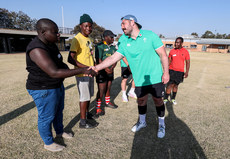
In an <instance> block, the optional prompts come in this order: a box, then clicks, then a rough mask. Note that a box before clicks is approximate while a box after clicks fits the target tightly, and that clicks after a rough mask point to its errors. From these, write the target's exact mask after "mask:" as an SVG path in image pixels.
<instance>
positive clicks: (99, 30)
mask: <svg viewBox="0 0 230 159" xmlns="http://www.w3.org/2000/svg"><path fill="white" fill-rule="evenodd" d="M92 28H93V31H92V33H91V34H90V37H91V38H92V39H93V40H94V43H98V42H101V41H102V34H103V32H104V31H105V28H104V27H102V26H99V25H97V23H95V22H93V27H92ZM80 31H81V29H80V24H78V25H76V26H75V27H74V30H73V33H75V34H77V33H79V32H80Z"/></svg>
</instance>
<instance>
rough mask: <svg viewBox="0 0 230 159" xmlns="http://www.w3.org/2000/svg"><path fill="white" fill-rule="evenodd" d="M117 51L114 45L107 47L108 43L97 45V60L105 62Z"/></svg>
mask: <svg viewBox="0 0 230 159" xmlns="http://www.w3.org/2000/svg"><path fill="white" fill-rule="evenodd" d="M116 50H117V49H116V47H115V46H114V45H107V44H106V42H101V43H99V44H97V45H96V48H95V58H96V59H101V60H102V61H104V60H105V59H106V58H107V57H109V56H111V55H112V54H113V53H114V52H116Z"/></svg>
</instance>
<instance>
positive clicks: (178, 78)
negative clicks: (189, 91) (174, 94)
mask: <svg viewBox="0 0 230 159" xmlns="http://www.w3.org/2000/svg"><path fill="white" fill-rule="evenodd" d="M169 75H170V80H169V83H168V84H176V85H179V84H180V83H182V82H183V80H184V72H180V71H174V70H169Z"/></svg>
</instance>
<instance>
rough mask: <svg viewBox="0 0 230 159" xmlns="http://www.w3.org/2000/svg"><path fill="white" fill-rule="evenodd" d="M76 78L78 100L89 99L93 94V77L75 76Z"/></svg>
mask: <svg viewBox="0 0 230 159" xmlns="http://www.w3.org/2000/svg"><path fill="white" fill-rule="evenodd" d="M76 80H77V88H78V92H79V98H80V102H85V101H90V99H91V97H92V96H93V94H94V78H93V77H77V76H76Z"/></svg>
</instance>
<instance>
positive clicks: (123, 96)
mask: <svg viewBox="0 0 230 159" xmlns="http://www.w3.org/2000/svg"><path fill="white" fill-rule="evenodd" d="M128 101H129V100H128V98H127V96H126V95H122V102H125V103H127V102H128Z"/></svg>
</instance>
